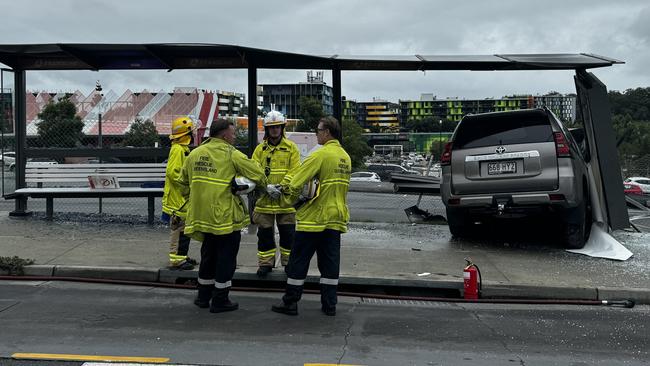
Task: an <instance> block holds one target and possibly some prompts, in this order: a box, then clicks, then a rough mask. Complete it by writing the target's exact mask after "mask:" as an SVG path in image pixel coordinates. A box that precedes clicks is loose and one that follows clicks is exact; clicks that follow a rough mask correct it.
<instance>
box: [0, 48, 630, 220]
mask: <svg viewBox="0 0 650 366" xmlns="http://www.w3.org/2000/svg"><path fill="white" fill-rule="evenodd" d="M0 63H3V64H5V65H7V66H9V67H11V69H12V70H13V72H14V95H15V104H14V105H15V113H14V116H15V138H16V170H15V171H16V189H18V188H22V187H25V164H26V161H27V157H28V155H29V156H35V157H36V156H55V157H59V156H63V154H65V155H66V156H72V155H78V156H84V155H85V156H87V155H89V153H91V154H92V155H93V156H108V155H112V156H118V157H119V156H127V155H131V154H133V153H134V150H133V149H115V148H113V149H110V150H109V149H106V148H104V149H75V153H73V154H72V155H71V154H70V150H68V149H29V151H28V150H27V149H26V98H25V93H26V78H25V72H26V71H35V70H41V71H43V70H58V71H63V70H91V71H99V70H156V69H158V70H168V71H172V70H178V69H247V70H248V105H249V113H248V140H249V149H250V152H249V154H250V153H252V150H253V149H254V147H255V145H257V109H256V108H250V106H256V105H257V70H258V69H323V70H331V72H332V88H333V94H334V95H333V102H334V117H335V118H337V119H338V120H340V119H341V118H340V117H341V71H426V70H467V71H513V70H574V71H575V72H576V76H575V83H576V91H577V93H578V100H579V101H578V107H579V108H580V109H581V112H582V116H583V117H584V119H585V124H586V127H587V130H588V131H587V137H588V138H589V139H590V140H589V141H590V142H591V141H593V143H590V144H589V145H590V151H591V156H592V157H595V158H596V161H597V162H598V164H597V169H594V170H595V172H594V174H595V175H596V178H597V181H598V182H599V183H600V184H598V186H597V187H596V188H597V189H596V190H597V194H598V195H599V197H598V198H599V200H600V201H601V202H602V203H604V204H603V205H602V206H603V214H604V215H603V216H604V217H603V219H604V220H606V221H605V222H606V224H608V225H609V226H610V227H611V228H612V229H619V228H623V227H627V226H628V222H629V220H628V216H627V209H626V207H625V199H624V196H623V190H622V183H621V182H622V179H621V173H620V166H619V163H618V159H617V154H616V146H615V142H614V134H613V128H612V123H611V115H610V112H609V101H608V100H607V89H606V88H605V85H604V84H603V83H601V82H600V81H599V80H598V79H597V78H596V77H595V76H594V75H593V74H591V73H588V72H587V71H586V70H587V69H592V68H599V67H607V66H612V65H614V64H620V63H623V62H622V61H619V60H616V59H612V58H608V57H604V56H599V55H594V54H587V53H577V54H498V55H461V56H456V55H451V56H445V55H419V54H418V55H405V56H342V55H327V56H318V55H307V54H299V53H290V52H281V51H273V50H263V49H258V48H250V47H242V46H236V45H219V44H199V43H189V44H188V43H183V44H178V43H172V44H170V43H158V44H62V43H57V44H12V45H0ZM159 153H160V152H156V151H151V150H142V151H140V149H139V150H138V154H140V155H141V156H156V155H158V154H159ZM15 203H16V206H15V211H13V212H12V214H13V215H24V214H27V199H26V198H17V199H16V201H15Z"/></svg>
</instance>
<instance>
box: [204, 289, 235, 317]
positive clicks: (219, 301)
mask: <svg viewBox="0 0 650 366" xmlns="http://www.w3.org/2000/svg"><path fill="white" fill-rule="evenodd" d="M229 292H230V289H229V288H224V289H216V290H215V291H214V295H212V303H211V304H210V312H211V313H223V312H226V311H234V310H237V309H239V304H238V303H236V302H232V301H230V299H229V298H228V293H229Z"/></svg>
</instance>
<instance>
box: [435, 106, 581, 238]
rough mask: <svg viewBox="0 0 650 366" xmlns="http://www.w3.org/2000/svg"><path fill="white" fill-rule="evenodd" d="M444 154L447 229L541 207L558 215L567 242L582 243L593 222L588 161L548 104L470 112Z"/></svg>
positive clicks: (466, 228) (456, 230) (459, 231)
mask: <svg viewBox="0 0 650 366" xmlns="http://www.w3.org/2000/svg"><path fill="white" fill-rule="evenodd" d="M441 160H442V161H441V165H442V183H441V187H440V190H441V196H442V200H443V203H444V204H445V206H446V209H447V221H448V223H449V230H450V231H451V233H452V235H454V236H463V235H464V234H466V233H468V232H470V231H471V228H470V226H471V225H473V223H474V222H476V221H481V220H482V219H487V218H489V219H494V218H500V217H510V218H515V219H517V218H521V217H525V216H529V215H530V214H533V213H540V212H541V213H544V212H546V213H549V214H550V213H552V214H553V215H554V216H555V217H558V218H561V221H560V222H561V225H562V230H563V233H564V237H565V245H566V247H569V248H582V247H583V246H584V244H585V242H586V240H587V238H588V235H589V231H590V227H591V205H590V200H589V189H588V183H587V182H588V178H587V176H588V173H587V167H586V162H585V159H584V158H583V153H582V151H581V150H580V146H579V145H578V142H576V140H575V139H574V138H573V136H572V135H571V134H570V133H569V131H568V130H567V129H566V128H565V127H564V126H563V125H562V123H561V122H560V120H559V119H558V118H557V117H556V116H555V115H554V114H553V113H552V112H551V111H549V110H548V109H546V108H543V109H526V110H518V111H509V112H493V113H483V114H475V115H467V116H465V117H464V118H463V119H462V120H461V121H460V123H459V124H458V126H457V127H456V130H455V131H454V133H453V135H452V137H451V140H450V142H449V143H447V144H446V145H445V148H444V151H443V154H442V159H441Z"/></svg>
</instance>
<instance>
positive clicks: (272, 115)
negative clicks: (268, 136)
mask: <svg viewBox="0 0 650 366" xmlns="http://www.w3.org/2000/svg"><path fill="white" fill-rule="evenodd" d="M286 123H287V119H286V118H284V115H283V114H282V113H280V112H278V111H276V110H271V111H270V112H269V113H267V114H266V116H264V127H269V126H277V125H284V124H286Z"/></svg>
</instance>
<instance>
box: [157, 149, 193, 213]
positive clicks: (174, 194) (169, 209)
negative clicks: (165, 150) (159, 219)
mask: <svg viewBox="0 0 650 366" xmlns="http://www.w3.org/2000/svg"><path fill="white" fill-rule="evenodd" d="M189 153H190V148H189V147H188V146H187V145H181V144H177V143H172V147H171V149H169V157H168V158H167V167H166V168H165V188H164V189H163V198H162V210H163V212H164V213H166V214H168V215H170V216H171V215H177V216H180V217H182V218H183V219H185V215H186V213H187V205H186V204H185V198H184V197H183V194H182V191H183V186H181V185H180V183H179V182H178V178H180V176H181V170H182V169H183V163H185V159H187V156H188V155H189Z"/></svg>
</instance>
